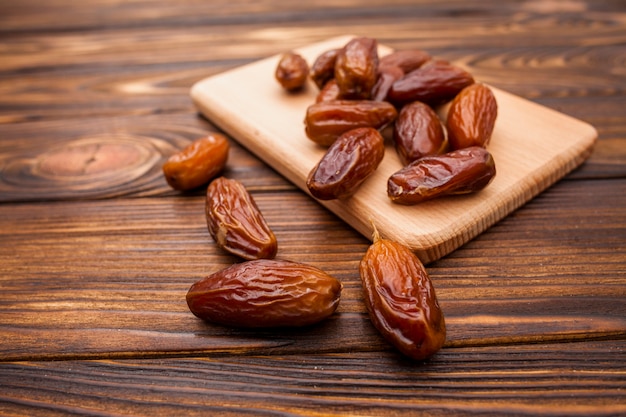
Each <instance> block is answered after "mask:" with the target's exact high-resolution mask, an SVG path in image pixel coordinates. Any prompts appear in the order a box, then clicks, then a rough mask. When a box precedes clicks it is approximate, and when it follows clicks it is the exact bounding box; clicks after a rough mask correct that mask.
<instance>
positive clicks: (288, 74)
mask: <svg viewBox="0 0 626 417" xmlns="http://www.w3.org/2000/svg"><path fill="white" fill-rule="evenodd" d="M274 76H275V77H276V80H277V81H278V82H279V83H280V85H281V86H282V87H283V88H284V89H285V90H287V91H298V90H301V89H302V88H303V87H304V85H305V84H306V81H307V79H308V77H309V64H308V63H307V62H306V60H305V59H304V58H303V57H302V56H301V55H299V54H297V53H295V52H287V53H286V54H284V55H283V56H282V57H281V58H280V60H279V61H278V65H277V67H276V71H275V73H274Z"/></svg>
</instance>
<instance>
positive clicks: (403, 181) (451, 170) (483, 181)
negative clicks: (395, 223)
mask: <svg viewBox="0 0 626 417" xmlns="http://www.w3.org/2000/svg"><path fill="white" fill-rule="evenodd" d="M495 175H496V166H495V162H494V160H493V157H492V156H491V154H490V153H489V152H487V150H486V149H485V148H482V147H479V146H472V147H469V148H464V149H459V150H456V151H452V152H448V153H446V154H442V155H435V156H426V157H424V158H421V159H418V160H417V161H415V162H412V163H411V164H410V165H408V166H406V167H404V168H402V169H401V170H399V171H398V172H396V173H394V174H393V175H392V176H391V177H390V178H389V180H388V181H387V195H388V196H389V198H390V199H391V201H393V202H394V203H398V204H405V205H412V204H417V203H420V202H422V201H426V200H430V199H433V198H435V197H440V196H444V195H451V194H467V193H472V192H476V191H479V190H482V189H483V188H485V187H486V186H487V185H488V184H489V183H490V182H491V181H492V180H493V178H494V177H495Z"/></svg>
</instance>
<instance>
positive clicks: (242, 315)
mask: <svg viewBox="0 0 626 417" xmlns="http://www.w3.org/2000/svg"><path fill="white" fill-rule="evenodd" d="M341 289H342V285H341V283H340V282H339V281H338V280H337V279H336V278H334V277H332V276H331V275H329V274H327V273H326V272H324V271H322V270H321V269H319V268H316V267H314V266H311V265H307V264H303V263H297V262H291V261H284V260H277V259H257V260H251V261H245V262H242V263H239V264H234V265H232V266H230V267H228V268H226V269H223V270H221V271H218V272H215V273H213V274H211V275H209V276H207V277H206V278H204V279H202V280H200V281H198V282H196V283H194V284H193V285H192V286H191V288H189V291H188V292H187V296H186V299H187V305H188V306H189V309H190V311H191V312H192V313H193V314H194V315H196V316H197V317H199V318H201V319H203V320H206V321H209V322H212V323H217V324H221V325H226V326H233V327H255V328H262V327H299V326H306V325H310V324H314V323H317V322H319V321H321V320H323V319H325V318H327V317H328V316H330V315H331V314H333V313H334V312H335V310H336V309H337V306H338V305H339V299H340V296H341Z"/></svg>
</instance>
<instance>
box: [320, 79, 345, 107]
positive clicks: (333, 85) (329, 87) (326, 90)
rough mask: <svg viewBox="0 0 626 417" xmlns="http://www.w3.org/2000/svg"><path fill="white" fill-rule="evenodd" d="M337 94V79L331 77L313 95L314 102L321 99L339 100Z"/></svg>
mask: <svg viewBox="0 0 626 417" xmlns="http://www.w3.org/2000/svg"><path fill="white" fill-rule="evenodd" d="M339 94H340V92H339V86H338V85H337V81H336V80H335V79H334V78H333V79H332V80H330V81H328V82H327V83H326V85H324V86H323V87H322V89H321V90H320V91H319V92H318V93H317V96H315V102H316V103H321V102H322V101H334V100H340V95H339Z"/></svg>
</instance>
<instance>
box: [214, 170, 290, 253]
mask: <svg viewBox="0 0 626 417" xmlns="http://www.w3.org/2000/svg"><path fill="white" fill-rule="evenodd" d="M205 215H206V221H207V227H208V229H209V233H210V234H211V236H212V237H213V239H214V240H215V242H216V243H217V245H218V246H219V247H220V248H222V249H224V250H226V251H228V252H230V253H232V254H234V255H237V256H239V257H241V258H243V259H249V260H250V259H259V258H267V259H270V258H274V257H275V256H276V252H277V251H278V243H277V241H276V236H275V235H274V233H273V232H272V230H271V229H270V227H269V226H268V225H267V223H266V221H265V218H264V217H263V215H262V213H261V211H260V210H259V208H258V207H257V205H256V203H255V201H254V199H253V198H252V196H251V195H250V193H248V191H247V190H246V188H245V187H244V185H243V184H242V183H241V182H239V181H237V180H234V179H228V178H225V177H219V178H216V179H215V180H213V181H212V182H211V184H209V187H208V188H207V192H206V202H205Z"/></svg>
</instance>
